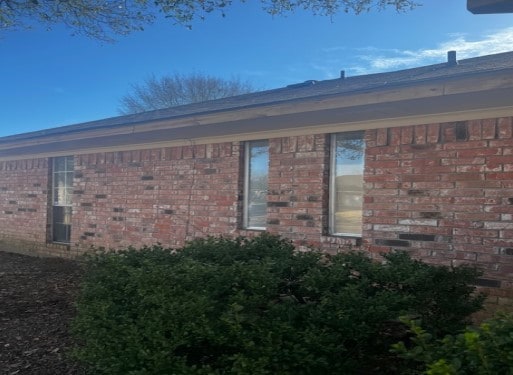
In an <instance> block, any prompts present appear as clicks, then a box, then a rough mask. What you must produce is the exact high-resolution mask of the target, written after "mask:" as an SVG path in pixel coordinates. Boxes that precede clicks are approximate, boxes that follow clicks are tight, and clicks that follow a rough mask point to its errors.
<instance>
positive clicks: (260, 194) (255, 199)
mask: <svg viewBox="0 0 513 375" xmlns="http://www.w3.org/2000/svg"><path fill="white" fill-rule="evenodd" d="M268 174H269V144H268V141H252V142H249V143H248V144H247V149H246V192H245V193H246V194H245V203H246V204H245V226H246V227H247V228H257V229H264V228H265V227H266V222H267V190H268Z"/></svg>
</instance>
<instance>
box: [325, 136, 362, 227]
mask: <svg viewBox="0 0 513 375" xmlns="http://www.w3.org/2000/svg"><path fill="white" fill-rule="evenodd" d="M363 135H364V133H363V132H348V133H338V134H334V135H333V136H332V139H331V175H330V233H331V234H333V235H339V236H353V237H361V235H362V207H363V166H364V154H365V142H364V139H363Z"/></svg>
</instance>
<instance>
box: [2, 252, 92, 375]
mask: <svg viewBox="0 0 513 375" xmlns="http://www.w3.org/2000/svg"><path fill="white" fill-rule="evenodd" d="M81 274H82V269H81V267H80V264H79V263H78V262H75V261H71V260H65V259H56V258H36V257H30V256H25V255H19V254H11V253H7V252H2V251H0V374H1V375H4V374H5V375H18V374H19V375H25V374H29V375H33V374H38V375H45V374H47V375H50V374H52V375H59V374H66V375H76V374H82V373H83V372H82V371H81V369H80V368H79V366H77V364H76V363H74V362H73V361H72V360H71V359H69V358H68V355H69V350H70V348H71V347H72V345H73V344H72V340H71V337H70V335H69V325H70V320H71V319H72V317H73V315H74V313H75V309H74V300H75V296H76V293H77V290H78V285H79V282H80V278H81Z"/></svg>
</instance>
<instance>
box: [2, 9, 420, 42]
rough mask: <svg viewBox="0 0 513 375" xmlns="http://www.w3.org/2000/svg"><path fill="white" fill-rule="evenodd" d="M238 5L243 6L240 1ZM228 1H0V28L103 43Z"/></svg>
mask: <svg viewBox="0 0 513 375" xmlns="http://www.w3.org/2000/svg"><path fill="white" fill-rule="evenodd" d="M240 2H244V0H241V1H240ZM232 3H233V1H232V0H154V1H147V0H126V1H119V0H105V1H99V0H23V1H15V0H3V1H0V30H2V29H11V30H12V29H18V28H27V27H31V26H34V25H35V24H37V23H41V24H43V25H44V26H45V27H47V28H50V27H51V26H53V25H57V24H63V25H65V26H67V27H69V28H70V29H71V30H72V32H73V33H74V34H82V35H86V36H89V37H92V38H95V39H99V40H103V41H113V40H114V38H115V37H116V36H119V35H126V34H129V33H131V32H133V31H140V30H143V29H144V26H146V25H148V24H151V23H153V22H154V21H155V19H156V17H157V16H158V15H159V14H161V15H163V16H164V17H165V18H169V19H171V20H173V21H174V23H178V24H180V25H184V26H185V27H188V28H191V27H192V23H193V21H195V20H202V19H204V18H206V17H207V16H208V15H209V14H211V13H213V12H217V13H219V14H220V15H221V16H223V17H224V16H225V15H226V14H225V13H226V12H225V10H226V9H227V8H229V7H230V5H232ZM416 5H417V4H416V3H415V1H413V0H336V1H324V0H262V8H263V10H264V11H265V12H267V13H269V14H270V15H284V14H286V13H288V12H293V11H295V10H297V9H305V10H310V11H312V13H313V14H319V15H325V16H333V15H335V14H337V13H339V12H352V13H355V14H359V13H361V12H365V11H369V10H371V9H378V10H379V9H384V8H388V7H391V8H394V9H396V10H397V11H404V10H408V9H412V8H413V7H415V6H416Z"/></svg>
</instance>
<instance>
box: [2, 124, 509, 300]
mask: <svg viewBox="0 0 513 375" xmlns="http://www.w3.org/2000/svg"><path fill="white" fill-rule="evenodd" d="M366 143H367V149H366V166H365V196H364V227H363V230H364V231H363V243H361V242H362V241H360V240H358V239H354V238H342V237H334V236H330V235H329V234H328V233H327V228H328V214H329V212H328V200H329V196H328V190H329V189H328V188H329V147H330V146H329V144H330V142H329V135H327V134H318V135H309V136H297V137H284V138H274V139H270V140H269V160H270V168H269V195H268V208H267V212H268V231H269V232H271V233H277V234H281V235H283V236H285V237H288V238H290V239H292V240H294V241H295V243H296V245H298V247H300V248H301V247H306V246H308V245H311V246H314V247H320V248H323V249H324V250H327V251H339V250H341V249H342V250H345V249H348V248H360V246H361V245H363V248H364V249H366V250H368V251H369V252H371V253H372V254H376V256H378V255H377V254H379V253H381V252H387V251H390V250H392V249H401V250H407V251H410V252H411V253H412V254H413V255H414V256H416V257H418V258H422V259H424V260H427V261H429V262H431V263H438V264H445V265H458V264H461V263H470V264H476V265H479V266H481V267H483V268H484V269H485V270H486V274H485V275H484V276H483V278H482V280H481V284H482V287H483V288H485V289H487V290H489V291H490V292H491V295H492V297H491V298H490V301H491V303H495V304H497V305H501V304H502V305H507V304H510V303H511V302H510V301H512V300H513V124H512V118H499V119H487V120H481V121H467V122H457V123H444V124H428V125H418V126H405V127H396V128H389V129H377V130H369V131H367V132H366ZM242 151H243V150H242V146H241V143H239V142H233V143H220V144H209V145H194V144H191V145H189V146H183V147H172V148H162V149H152V150H143V151H126V152H107V153H98V154H88V155H79V156H76V157H75V178H74V187H73V216H72V233H71V237H72V238H71V244H70V245H69V246H65V245H54V244H51V243H48V242H47V238H48V235H47V230H48V223H47V217H48V215H47V210H48V200H49V199H48V189H49V182H48V181H49V177H48V176H49V171H48V160H47V159H34V160H25V161H16V162H15V161H13V162H1V163H0V198H1V200H0V225H1V233H0V245H1V246H2V248H7V249H11V250H12V249H19V250H23V251H30V252H37V253H40V254H53V255H59V256H74V255H76V254H78V253H81V252H83V251H86V250H88V249H89V248H90V247H91V246H94V247H105V248H121V247H126V246H129V245H132V246H136V247H139V246H142V245H145V244H147V245H150V244H155V243H157V242H159V243H161V244H163V245H165V246H171V247H179V246H182V245H183V244H184V242H185V241H186V240H190V239H193V238H196V237H204V236H207V235H221V234H222V235H227V236H237V235H249V236H251V235H254V234H256V233H258V232H257V231H248V230H244V229H242V228H241V223H242V198H243V175H244V173H243V169H244V167H243V164H244V163H243V152H242Z"/></svg>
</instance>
